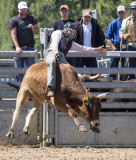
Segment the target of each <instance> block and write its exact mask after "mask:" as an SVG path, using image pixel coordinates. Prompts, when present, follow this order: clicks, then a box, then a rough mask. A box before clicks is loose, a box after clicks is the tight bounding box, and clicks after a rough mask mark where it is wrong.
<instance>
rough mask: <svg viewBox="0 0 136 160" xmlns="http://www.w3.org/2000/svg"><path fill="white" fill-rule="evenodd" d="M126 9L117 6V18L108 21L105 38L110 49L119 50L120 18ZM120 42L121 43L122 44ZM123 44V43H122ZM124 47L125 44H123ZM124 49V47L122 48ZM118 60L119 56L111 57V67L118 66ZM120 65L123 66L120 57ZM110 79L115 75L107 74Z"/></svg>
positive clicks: (123, 15) (122, 17)
mask: <svg viewBox="0 0 136 160" xmlns="http://www.w3.org/2000/svg"><path fill="white" fill-rule="evenodd" d="M125 14H126V10H125V7H124V6H118V7H117V16H118V18H117V19H115V20H114V21H112V22H110V24H109V25H108V28H107V31H106V40H107V43H108V44H109V46H110V48H111V50H112V51H119V50H120V42H121V39H120V37H119V30H120V28H121V24H122V20H123V19H124V18H125ZM122 44H126V41H125V40H123V41H122ZM122 44H121V45H122ZM124 46H125V45H124ZM125 48H126V46H125ZM124 50H125V49H124ZM119 60H120V58H111V65H110V67H111V68H115V67H119ZM122 66H124V58H122ZM109 77H110V78H111V79H113V80H115V79H117V76H116V75H113V74H111V75H110V76H109Z"/></svg>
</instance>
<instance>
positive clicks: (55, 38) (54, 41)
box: [47, 30, 94, 54]
mask: <svg viewBox="0 0 136 160" xmlns="http://www.w3.org/2000/svg"><path fill="white" fill-rule="evenodd" d="M61 37H62V31H61V30H56V31H54V32H53V33H52V35H51V44H50V46H49V48H48V50H52V51H54V53H55V54H59V51H58V45H59V42H60V40H61ZM48 50H47V51H48ZM70 50H73V51H80V52H82V51H83V52H86V53H93V52H94V48H92V47H87V46H82V45H79V44H77V43H75V42H74V41H73V42H72V46H71V48H70Z"/></svg>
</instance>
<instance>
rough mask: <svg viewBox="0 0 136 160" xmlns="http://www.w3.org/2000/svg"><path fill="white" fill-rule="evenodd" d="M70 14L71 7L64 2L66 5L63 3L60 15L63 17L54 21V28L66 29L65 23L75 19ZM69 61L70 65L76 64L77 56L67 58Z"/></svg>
mask: <svg viewBox="0 0 136 160" xmlns="http://www.w3.org/2000/svg"><path fill="white" fill-rule="evenodd" d="M69 14H70V9H69V6H68V5H66V4H64V5H61V6H60V15H61V18H60V19H58V20H56V21H54V23H53V25H52V27H53V28H54V31H55V30H63V29H64V25H65V24H66V23H67V22H72V23H73V22H74V20H72V19H69ZM67 61H68V63H69V64H70V65H72V66H74V65H75V58H67Z"/></svg>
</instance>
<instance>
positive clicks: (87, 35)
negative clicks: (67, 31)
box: [75, 9, 105, 67]
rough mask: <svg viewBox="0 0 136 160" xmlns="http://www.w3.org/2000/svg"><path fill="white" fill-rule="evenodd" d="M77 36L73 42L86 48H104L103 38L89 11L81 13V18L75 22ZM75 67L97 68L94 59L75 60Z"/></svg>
mask: <svg viewBox="0 0 136 160" xmlns="http://www.w3.org/2000/svg"><path fill="white" fill-rule="evenodd" d="M76 25H77V35H76V38H75V42H76V43H78V44H80V45H84V46H88V47H98V46H103V45H104V47H105V36H104V33H103V31H102V29H101V27H100V25H99V23H98V22H97V20H96V19H94V18H93V17H92V11H91V10H90V9H84V10H83V11H82V17H81V18H79V19H78V20H77V22H76ZM75 61H76V62H75V63H76V67H98V65H97V60H96V58H76V60H75Z"/></svg>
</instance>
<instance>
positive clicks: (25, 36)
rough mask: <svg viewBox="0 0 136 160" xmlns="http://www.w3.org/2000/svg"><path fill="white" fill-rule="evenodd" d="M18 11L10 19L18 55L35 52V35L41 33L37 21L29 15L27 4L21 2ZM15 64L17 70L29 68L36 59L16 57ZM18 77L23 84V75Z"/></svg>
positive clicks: (10, 27)
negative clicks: (24, 52) (23, 52)
mask: <svg viewBox="0 0 136 160" xmlns="http://www.w3.org/2000/svg"><path fill="white" fill-rule="evenodd" d="M17 10H18V13H19V14H18V15H17V16H15V17H12V18H11V19H10V21H9V29H10V31H11V37H12V41H13V43H14V49H15V51H16V54H17V55H20V54H21V52H22V51H34V34H38V33H39V28H38V24H37V20H36V19H35V18H34V17H33V16H31V15H28V6H27V3H26V2H23V1H22V2H20V3H19V4H18V9H17ZM14 63H15V67H16V68H23V67H25V65H26V67H27V68H28V67H30V66H31V65H32V64H34V63H35V58H33V57H23V58H22V57H14ZM16 77H17V81H19V82H21V81H22V79H23V74H18V75H17V76H16Z"/></svg>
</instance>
